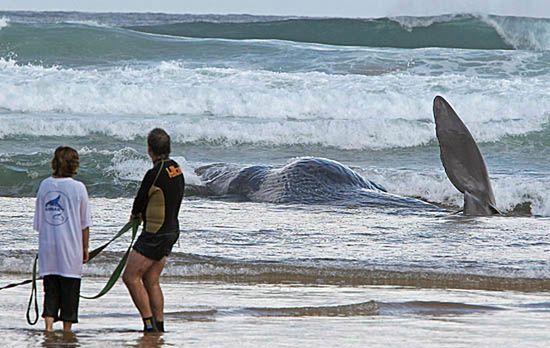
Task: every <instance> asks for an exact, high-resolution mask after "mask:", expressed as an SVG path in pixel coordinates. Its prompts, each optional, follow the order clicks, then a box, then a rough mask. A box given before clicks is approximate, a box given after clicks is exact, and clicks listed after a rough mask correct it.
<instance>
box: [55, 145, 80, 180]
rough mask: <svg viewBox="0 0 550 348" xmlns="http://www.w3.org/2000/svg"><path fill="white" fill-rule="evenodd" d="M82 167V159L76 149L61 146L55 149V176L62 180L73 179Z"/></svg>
mask: <svg viewBox="0 0 550 348" xmlns="http://www.w3.org/2000/svg"><path fill="white" fill-rule="evenodd" d="M79 166H80V158H79V157H78V152H76V150H75V149H73V148H72V147H68V146H59V147H58V148H57V149H55V152H54V154H53V159H52V169H53V175H54V176H59V177H62V178H68V177H73V176H74V175H76V171H77V169H78V167H79Z"/></svg>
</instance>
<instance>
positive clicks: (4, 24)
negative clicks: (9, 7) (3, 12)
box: [0, 17, 9, 30]
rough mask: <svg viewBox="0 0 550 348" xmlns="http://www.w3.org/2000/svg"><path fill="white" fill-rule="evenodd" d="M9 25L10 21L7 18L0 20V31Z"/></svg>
mask: <svg viewBox="0 0 550 348" xmlns="http://www.w3.org/2000/svg"><path fill="white" fill-rule="evenodd" d="M8 23H9V19H7V18H6V17H2V18H0V30H2V28H5V27H7V26H8Z"/></svg>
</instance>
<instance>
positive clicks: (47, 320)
mask: <svg viewBox="0 0 550 348" xmlns="http://www.w3.org/2000/svg"><path fill="white" fill-rule="evenodd" d="M44 324H46V332H52V331H53V317H44Z"/></svg>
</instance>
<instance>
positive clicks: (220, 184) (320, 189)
mask: <svg viewBox="0 0 550 348" xmlns="http://www.w3.org/2000/svg"><path fill="white" fill-rule="evenodd" d="M433 111H434V118H435V123H436V135H437V139H438V140H439V146H440V150H441V161H442V163H443V167H444V168H445V172H446V173H447V176H448V177H449V179H450V181H451V183H452V184H453V185H454V186H455V187H456V188H457V189H458V190H459V191H460V192H462V193H463V194H464V214H465V215H491V214H496V213H498V210H497V209H496V208H495V198H494V195H493V191H492V188H491V183H490V181H489V175H488V171H487V167H486V165H485V162H484V160H483V157H482V155H481V152H480V151H479V148H478V147H477V144H476V142H475V140H474V139H473V137H472V135H471V134H470V132H469V131H468V129H467V128H466V126H465V125H464V123H463V122H462V120H460V118H459V117H458V115H457V114H456V113H455V111H454V110H453V109H452V107H451V106H450V105H449V103H447V101H445V99H443V98H442V97H440V96H437V97H436V98H435V99H434V105H433ZM195 173H196V174H197V175H198V176H199V177H200V178H201V180H202V182H203V183H204V186H202V187H197V188H195V191H196V192H198V193H199V194H206V195H214V196H234V197H235V196H236V197H238V198H239V199H246V200H251V201H256V202H270V203H304V204H333V205H358V206H376V207H388V208H411V209H424V210H426V209H427V210H440V208H438V207H437V206H435V205H433V204H430V203H427V202H424V201H422V200H419V199H416V198H409V197H401V196H398V195H394V194H391V193H388V192H387V191H386V190H385V189H384V187H382V186H381V185H378V184H376V183H374V182H372V181H370V180H367V179H365V178H363V177H362V176H361V175H359V174H358V173H356V172H355V171H353V170H352V169H351V168H349V167H347V166H345V165H343V164H341V163H339V162H336V161H333V160H329V159H326V158H312V157H304V158H298V159H294V160H291V161H290V162H288V163H287V164H286V165H284V166H282V167H272V166H265V165H255V166H247V167H242V166H235V165H228V164H223V163H218V164H210V165H207V166H203V167H200V168H197V169H196V170H195Z"/></svg>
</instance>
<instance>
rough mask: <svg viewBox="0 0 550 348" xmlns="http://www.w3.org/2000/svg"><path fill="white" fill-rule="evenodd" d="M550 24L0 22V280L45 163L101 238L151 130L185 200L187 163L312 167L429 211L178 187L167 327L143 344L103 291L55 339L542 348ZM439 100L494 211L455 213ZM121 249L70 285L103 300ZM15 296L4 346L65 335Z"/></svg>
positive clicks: (142, 162)
mask: <svg viewBox="0 0 550 348" xmlns="http://www.w3.org/2000/svg"><path fill="white" fill-rule="evenodd" d="M548 32H550V22H549V21H548V20H545V19H529V18H515V17H497V16H478V15H457V16H453V15H448V16H439V17H429V18H427V17H405V18H382V19H376V20H368V19H364V20H363V19H308V18H294V17H292V18H291V17H284V18H281V17H256V16H247V15H231V16H192V15H167V14H166V15H165V14H86V13H59V12H50V13H36V12H1V13H0V219H1V221H2V223H0V232H1V233H0V275H1V278H0V280H1V284H0V286H1V285H4V284H5V283H9V282H12V281H16V280H19V279H24V278H26V277H28V276H29V273H30V266H29V264H30V262H31V260H32V258H33V255H34V254H35V252H36V249H37V236H36V233H35V232H34V231H32V225H31V221H32V213H33V205H34V200H33V197H34V195H35V193H36V189H37V187H38V184H39V183H40V181H41V180H42V179H43V178H45V177H46V176H48V175H49V172H50V170H49V161H50V158H51V154H52V152H53V150H54V149H55V148H56V147H57V146H58V145H60V144H67V145H71V146H73V147H75V148H76V149H77V150H78V151H79V153H80V156H81V169H80V172H79V174H78V176H77V178H78V179H79V180H82V181H83V182H84V183H85V184H86V186H87V188H88V191H89V193H90V196H91V197H92V206H93V208H92V209H93V220H94V226H93V229H92V237H91V240H92V245H99V243H101V242H104V241H106V240H108V239H109V237H110V236H111V235H112V234H113V233H114V232H116V231H117V230H118V228H120V227H121V226H122V225H123V224H124V222H125V221H124V220H125V219H126V217H127V216H128V214H129V210H130V205H131V199H132V197H133V196H134V194H135V192H136V190H137V187H138V185H139V182H140V180H141V178H142V177H143V175H144V173H145V171H146V170H147V169H148V168H150V166H151V164H150V161H149V159H148V157H147V155H146V149H145V135H146V134H147V132H148V131H149V130H150V129H151V128H153V127H157V126H160V127H164V128H165V129H166V130H167V131H168V132H169V133H170V135H171V136H172V141H173V157H174V158H175V159H176V160H177V161H178V162H179V163H181V164H182V166H183V168H184V175H185V177H186V182H187V183H188V184H190V186H191V185H192V186H194V187H199V188H200V187H203V186H204V185H205V184H206V183H205V182H203V181H201V179H200V177H199V176H197V175H196V174H195V172H194V171H195V169H196V168H199V167H200V166H203V165H207V164H212V163H223V164H225V165H227V166H237V167H244V166H248V165H270V166H274V167H278V166H282V165H284V164H286V163H288V162H289V161H292V160H293V159H295V158H297V157H302V156H314V157H325V158H330V159H333V160H336V161H339V162H341V163H343V164H345V165H348V166H349V167H350V168H352V169H353V170H354V171H355V172H356V173H358V174H359V175H361V176H363V177H364V178H365V179H368V180H372V181H374V182H376V183H378V184H381V185H382V186H384V187H385V188H386V189H387V190H388V191H389V192H391V193H395V194H397V195H401V196H407V197H414V198H419V199H421V200H424V201H428V202H430V203H432V204H435V205H437V206H439V207H441V208H443V209H445V210H446V212H443V211H419V210H415V209H387V208H384V207H382V208H380V207H378V208H377V207H369V206H362V205H360V204H352V203H353V202H351V203H350V204H348V205H344V206H342V205H336V204H330V202H328V203H327V204H323V205H311V204H310V205H307V204H285V205H283V204H271V203H265V202H262V201H261V200H256V201H249V200H245V199H243V197H240V198H235V197H232V198H231V199H228V198H227V197H221V198H220V197H205V196H201V195H196V192H200V190H196V189H195V190H188V196H187V198H186V200H185V203H184V206H183V209H182V212H181V215H180V219H181V221H182V237H181V239H180V243H179V244H178V245H176V247H175V250H174V254H173V255H172V257H171V259H170V262H169V264H168V266H167V269H166V272H165V275H166V276H167V278H166V289H167V299H168V300H167V312H168V313H169V318H170V321H171V323H170V321H169V323H170V325H173V326H172V327H173V328H174V330H173V331H172V332H171V333H168V334H166V335H165V336H163V338H162V340H159V341H154V342H149V341H147V342H145V343H144V341H143V340H144V338H143V337H142V336H141V335H139V333H138V332H136V331H135V330H137V329H139V327H140V323H139V319H138V318H137V313H136V312H135V310H134V308H133V307H132V305H131V303H130V302H129V301H130V300H129V298H128V296H127V294H126V292H125V290H124V288H123V287H122V286H117V287H116V288H115V290H114V291H113V293H112V294H109V295H107V297H106V300H105V301H100V302H87V301H86V302H84V303H83V305H82V311H83V312H82V313H83V317H82V323H81V324H79V325H78V329H79V330H80V331H79V333H77V342H76V343H75V342H72V343H71V342H68V343H70V344H78V345H82V346H86V345H89V346H94V345H95V346H97V345H98V344H104V343H105V342H108V343H109V344H113V345H115V346H116V345H120V346H139V345H142V346H143V345H147V344H149V345H150V344H153V345H157V346H160V345H163V344H164V345H180V344H186V345H192V344H194V345H198V346H206V345H216V344H224V343H225V345H226V346H242V345H245V346H247V345H250V346H252V345H255V346H258V345H265V343H266V342H276V343H278V344H279V345H280V346H295V345H297V344H301V345H303V346H319V345H320V344H323V343H325V344H327V345H334V346H350V347H358V346H364V345H365V342H368V344H369V345H372V346H387V345H390V346H403V347H404V346H407V347H408V346H411V344H412V345H413V346H414V345H417V346H433V347H440V346H453V347H457V346H471V344H472V343H474V344H476V345H479V346H487V345H497V344H498V345H501V346H517V345H519V344H524V343H528V344H529V345H530V346H541V347H542V346H544V345H545V344H546V342H547V341H548V339H549V337H548V330H544V327H545V325H546V324H545V323H546V322H547V321H548V291H549V289H550V285H549V282H550V264H549V263H548V259H549V258H548V255H549V253H550V240H549V236H550V235H549V234H548V231H550V223H549V220H548V217H549V216H550V161H549V159H550V157H549V153H550V152H549V151H548V149H549V146H550V122H549V116H550V106H549V104H548V102H547V101H548V95H549V90H550V79H549V77H550V55H549V54H550V53H549V51H548V49H549V47H550V41H548V37H549V36H548ZM465 33H470V34H468V35H466V34H465ZM435 95H443V96H444V97H445V98H446V99H447V100H448V101H449V102H450V103H451V104H452V105H453V107H454V108H455V110H456V111H457V113H458V114H459V115H460V116H461V118H462V119H463V120H464V122H465V124H466V125H467V126H468V128H469V129H470V131H471V133H472V135H473V136H474V138H475V139H476V140H477V142H478V144H479V146H480V148H481V151H482V153H483V155H484V157H485V160H486V162H487V165H488V169H489V174H490V177H491V181H492V184H493V189H494V192H495V197H496V202H497V207H498V208H499V210H501V211H502V212H504V216H501V217H492V218H466V217H463V216H462V215H461V214H452V213H449V212H454V211H459V210H460V209H461V207H462V204H463V202H462V195H461V194H460V193H459V192H458V191H457V190H456V189H455V188H454V187H453V186H452V184H451V183H450V182H449V181H448V179H447V178H446V175H445V173H444V170H443V167H442V165H441V163H440V160H439V148H438V144H437V140H436V138H435V125H434V122H433V115H432V101H433V98H434V97H435ZM125 243H127V240H123V241H121V242H120V243H117V244H116V245H114V246H113V248H111V249H110V250H108V251H107V252H105V253H104V254H103V255H102V256H101V257H99V258H98V259H97V261H95V263H92V264H90V265H88V266H86V270H85V272H84V273H85V280H84V288H85V289H86V291H89V292H90V293H91V292H94V291H95V290H94V289H98V288H99V287H100V286H101V284H102V283H103V282H104V280H105V279H104V278H103V277H105V276H107V275H109V274H110V272H111V271H112V269H113V268H114V266H115V264H116V262H117V261H118V259H119V258H120V256H121V252H122V251H123V250H124V249H125V247H126V246H127V244H125ZM27 290H28V289H26V288H18V289H15V290H4V291H5V292H6V293H8V291H10V294H12V295H13V296H9V297H2V300H1V301H0V306H1V307H2V308H10V311H9V320H7V321H3V323H2V324H1V325H2V326H0V331H2V332H3V333H4V334H6V335H8V337H9V338H10V340H12V341H13V342H14V343H13V345H15V346H16V345H20V344H27V345H28V346H34V345H47V344H51V342H52V340H53V342H58V343H59V340H62V338H60V337H57V336H54V337H53V338H52V337H45V336H43V335H42V334H41V333H40V331H39V330H38V329H31V328H30V327H28V326H26V324H25V322H24V317H23V314H22V313H23V312H22V311H23V310H24V306H25V302H26V299H25V297H26V294H27ZM11 308H16V310H13V312H12V311H11ZM169 327H170V326H169ZM228 332H231V333H232V334H228ZM327 332H330V335H329V334H327ZM56 340H57V341H56ZM243 342H246V344H243ZM411 342H412V343H411ZM413 343H414V344H413Z"/></svg>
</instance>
